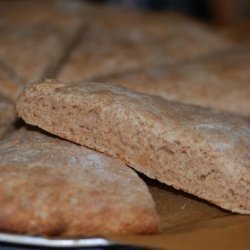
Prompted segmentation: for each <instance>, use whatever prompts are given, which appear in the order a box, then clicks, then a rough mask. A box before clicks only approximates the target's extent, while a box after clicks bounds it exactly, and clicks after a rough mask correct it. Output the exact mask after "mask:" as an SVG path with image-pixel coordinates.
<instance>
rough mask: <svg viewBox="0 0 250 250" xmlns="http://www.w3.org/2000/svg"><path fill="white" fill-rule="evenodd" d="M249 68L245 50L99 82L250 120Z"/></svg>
mask: <svg viewBox="0 0 250 250" xmlns="http://www.w3.org/2000/svg"><path fill="white" fill-rule="evenodd" d="M249 64H250V46H242V47H238V48H236V49H234V50H227V51H224V52H221V53H217V54H216V55H213V56H208V57H205V58H203V59H199V60H194V61H193V62H189V63H185V64H182V65H177V66H174V67H169V66H160V67H148V68H147V69H142V70H134V71H130V72H123V73H120V74H116V75H113V76H110V77H104V78H100V79H98V80H99V81H104V82H109V83H111V84H114V85H119V86H123V87H126V88H128V89H131V90H134V91H138V92H141V93H145V94H151V95H159V96H161V97H164V98H166V99H169V100H176V101H180V102H183V103H188V104H196V105H201V106H206V107H212V108H214V109H217V110H222V111H229V112H234V113H237V114H239V115H242V116H245V117H250V71H249Z"/></svg>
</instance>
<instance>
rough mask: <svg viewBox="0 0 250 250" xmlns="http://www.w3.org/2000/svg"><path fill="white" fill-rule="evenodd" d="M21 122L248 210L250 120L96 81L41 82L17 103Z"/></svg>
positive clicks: (222, 203) (202, 195)
mask: <svg viewBox="0 0 250 250" xmlns="http://www.w3.org/2000/svg"><path fill="white" fill-rule="evenodd" d="M16 110H17V113H18V115H19V116H20V117H22V118H23V119H24V120H25V121H26V122H27V123H29V124H33V125H36V126H39V127H40V128H42V129H44V130H46V131H49V132H51V133H53V134H56V135H58V136H60V137H62V138H65V139H68V140H71V141H74V142H76V143H79V144H82V145H85V146H88V147H90V148H94V149H96V150H98V151H101V152H103V153H106V154H108V155H111V156H113V157H117V158H120V159H121V160H123V161H124V162H125V163H127V164H128V165H130V166H132V167H133V168H135V169H136V170H138V171H139V172H142V173H144V174H145V175H147V176H149V177H151V178H155V179H158V180H159V181H161V182H163V183H166V184H168V185H171V186H173V187H175V188H177V189H182V190H184V191H186V192H189V193H191V194H194V195H196V196H198V197H200V198H203V199H206V200H208V201H210V202H212V203H214V204H216V205H218V206H220V207H222V208H225V209H228V210H231V211H234V212H238V213H243V214H244V213H245V214H248V213H250V199H249V198H250V159H249V149H250V125H249V122H247V121H246V120H244V119H241V118H239V117H237V116H234V115H231V114H227V113H221V112H217V111H215V110H211V109H208V108H203V107H199V106H194V105H186V104H181V103H178V102H174V101H168V100H166V99H163V98H160V97H157V96H149V95H143V94H139V93H136V92H133V91H129V90H126V89H125V88H121V87H116V86H112V85H108V84H101V83H72V84H69V83H67V84H65V83H62V82H59V81H56V80H45V81H41V82H38V83H36V84H34V85H31V86H30V87H27V88H26V89H25V90H24V92H23V93H22V94H21V95H20V98H19V99H18V101H17V103H16Z"/></svg>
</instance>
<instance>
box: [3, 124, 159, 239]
mask: <svg viewBox="0 0 250 250" xmlns="http://www.w3.org/2000/svg"><path fill="white" fill-rule="evenodd" d="M0 171H1V176H0V204H1V206H0V230H1V231H7V232H14V233H27V234H32V235H50V236H56V235H64V236H76V235H80V236H86V235H87V236H91V235H107V234H114V233H119V234H127V233H156V232H158V231H159V228H158V221H157V215H156V212H155V208H154V202H153V200H152V197H151V195H150V193H149V191H148V188H147V186H146V185H145V184H144V182H143V181H142V180H141V179H140V178H139V177H138V175H137V174H136V173H135V172H134V171H133V170H132V169H130V168H128V167H127V166H125V165H124V164H123V163H122V162H121V161H119V160H116V159H112V158H111V157H108V156H106V155H104V154H101V153H98V152H96V151H93V150H90V149H87V148H85V147H83V146H78V145H76V144H73V143H70V142H68V141H65V140H61V139H58V138H55V137H53V136H50V135H47V134H43V133H41V132H39V131H35V130H31V129H27V128H22V129H20V130H19V131H16V133H14V134H13V135H12V137H10V138H8V139H6V140H3V141H1V142H0Z"/></svg>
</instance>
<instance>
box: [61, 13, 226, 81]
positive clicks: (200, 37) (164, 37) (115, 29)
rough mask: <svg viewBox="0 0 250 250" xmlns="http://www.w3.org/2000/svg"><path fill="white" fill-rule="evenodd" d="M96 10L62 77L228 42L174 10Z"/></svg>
mask: <svg viewBox="0 0 250 250" xmlns="http://www.w3.org/2000/svg"><path fill="white" fill-rule="evenodd" d="M97 14H98V12H97ZM97 14H93V17H92V19H91V22H89V23H88V25H87V26H88V27H87V29H86V32H85V33H83V35H82V40H81V42H79V44H78V45H77V46H76V47H75V49H74V50H73V52H72V53H71V54H70V56H69V59H68V61H67V62H66V63H65V64H64V65H63V67H62V69H61V71H60V72H59V74H58V76H57V78H58V79H61V80H63V81H82V80H86V79H91V78H93V77H100V76H106V75H108V74H112V73H117V72H121V71H123V70H131V69H136V68H141V67H146V66H151V65H159V64H163V63H164V64H175V63H178V62H180V61H183V60H187V59H190V58H196V57H199V56H201V55H204V54H208V53H211V52H214V51H217V50H221V49H224V48H227V47H228V46H230V43H229V42H228V41H227V40H226V39H224V38H223V37H221V36H220V35H219V34H217V33H216V32H214V31H213V30H212V29H210V28H209V27H207V26H205V25H201V24H200V23H199V22H195V21H193V20H190V19H188V18H186V17H183V16H180V15H177V14H173V13H164V14H162V15H157V14H155V15H153V14H151V15H150V14H148V13H143V12H139V13H134V12H132V13H130V12H126V11H121V10H119V9H118V10H116V9H114V10H113V9H111V10H109V9H108V10H104V13H99V14H100V16H99V15H97ZM114 20H116V21H115V22H114ZM211 44H213V46H211Z"/></svg>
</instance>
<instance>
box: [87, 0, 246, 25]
mask: <svg viewBox="0 0 250 250" xmlns="http://www.w3.org/2000/svg"><path fill="white" fill-rule="evenodd" d="M90 2H96V3H99V4H111V5H120V6H126V7H131V8H137V9H143V10H152V11H162V10H175V11H178V12H184V13H186V14H188V15H192V16H194V17H198V18H200V19H203V20H209V21H212V22H215V23H218V24H222V25H223V24H231V23H235V22H238V21H242V19H246V18H249V16H250V0H94V1H92V0H91V1H90Z"/></svg>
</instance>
